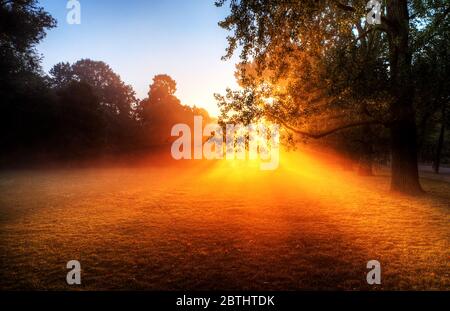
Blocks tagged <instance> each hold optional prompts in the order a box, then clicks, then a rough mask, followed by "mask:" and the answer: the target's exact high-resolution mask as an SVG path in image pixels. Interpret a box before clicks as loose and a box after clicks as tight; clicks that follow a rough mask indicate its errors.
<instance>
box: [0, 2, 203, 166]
mask: <svg viewBox="0 0 450 311" xmlns="http://www.w3.org/2000/svg"><path fill="white" fill-rule="evenodd" d="M55 24H56V23H55V20H54V19H53V18H52V17H51V16H50V15H49V14H48V13H46V12H45V11H43V10H42V9H41V8H39V6H38V5H37V2H36V1H20V2H19V1H12V2H6V3H3V2H2V3H1V5H0V48H1V50H0V98H1V106H0V109H1V111H0V118H1V120H0V124H1V131H0V133H1V139H0V149H1V150H2V155H1V158H2V160H13V161H18V160H19V159H24V160H27V159H36V158H45V159H55V158H59V159H72V158H85V157H90V156H95V155H98V154H112V153H123V152H130V151H134V150H140V149H145V148H148V147H151V146H155V145H161V144H166V143H168V142H169V140H170V129H171V127H172V125H173V124H175V123H179V122H182V123H188V124H189V123H191V122H192V121H193V116H194V115H199V114H200V115H203V116H204V117H205V118H209V116H208V113H207V112H206V111H205V110H204V109H200V108H195V107H194V108H192V107H189V106H184V105H182V104H181V103H180V101H179V100H178V99H177V98H176V96H175V95H174V94H175V91H176V82H175V81H174V80H173V79H172V78H171V77H169V76H167V75H157V76H155V77H154V78H153V82H151V85H150V88H149V92H148V97H147V98H145V99H143V100H139V99H137V98H136V96H135V92H134V90H133V88H132V87H131V86H130V85H127V84H125V83H124V82H123V81H122V80H121V78H120V76H119V75H117V74H116V73H115V72H114V71H113V70H112V69H111V68H110V67H109V66H108V65H107V64H106V63H104V62H101V61H93V60H90V59H82V60H80V61H77V62H75V63H74V64H69V63H59V64H56V65H55V66H54V67H53V68H52V69H51V71H50V73H49V75H47V74H45V73H43V72H42V70H41V67H40V56H39V55H38V54H37V52H36V50H35V46H36V44H37V43H38V42H39V41H40V40H41V39H42V38H43V37H44V36H45V31H46V29H49V28H52V27H55ZM149 80H150V79H149ZM149 82H150V81H149Z"/></svg>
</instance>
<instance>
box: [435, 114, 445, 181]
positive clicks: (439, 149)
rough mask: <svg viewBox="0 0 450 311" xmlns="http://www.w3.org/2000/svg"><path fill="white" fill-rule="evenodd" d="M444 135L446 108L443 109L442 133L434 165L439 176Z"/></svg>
mask: <svg viewBox="0 0 450 311" xmlns="http://www.w3.org/2000/svg"><path fill="white" fill-rule="evenodd" d="M444 134H445V107H444V108H442V121H441V131H440V133H439V138H438V144H437V148H436V157H435V159H434V163H433V169H434V172H435V173H436V174H439V168H440V166H441V154H442V147H443V146H444Z"/></svg>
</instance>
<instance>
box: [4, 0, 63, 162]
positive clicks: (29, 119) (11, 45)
mask: <svg viewBox="0 0 450 311" xmlns="http://www.w3.org/2000/svg"><path fill="white" fill-rule="evenodd" d="M55 25H56V21H55V20H54V19H53V18H52V17H51V16H50V15H49V14H48V13H47V12H45V11H44V10H43V8H42V7H40V6H39V5H38V2H37V1H35V0H21V1H4V0H0V133H1V134H0V149H2V150H4V152H5V153H6V151H14V150H17V149H21V150H23V151H24V152H26V149H27V148H30V147H31V146H32V145H33V144H39V143H45V140H43V139H42V136H43V135H47V134H48V132H49V127H48V124H49V122H48V121H49V118H51V113H52V107H51V103H49V100H50V98H49V91H48V85H47V83H46V81H45V79H44V78H43V77H42V73H41V67H40V64H39V61H40V57H39V55H38V53H37V52H36V45H37V44H38V43H39V42H40V41H41V40H42V39H43V38H44V37H45V34H46V32H45V31H46V30H47V29H50V28H52V27H55ZM38 107H40V108H41V109H38ZM31 129H32V130H31Z"/></svg>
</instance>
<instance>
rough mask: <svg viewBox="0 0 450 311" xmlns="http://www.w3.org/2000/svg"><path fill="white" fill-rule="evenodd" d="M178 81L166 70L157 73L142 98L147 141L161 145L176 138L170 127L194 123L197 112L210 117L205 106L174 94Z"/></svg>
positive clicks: (142, 114)
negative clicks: (183, 100)
mask: <svg viewBox="0 0 450 311" xmlns="http://www.w3.org/2000/svg"><path fill="white" fill-rule="evenodd" d="M176 89H177V87H176V82H175V80H173V79H172V78H171V77H170V76H168V75H165V74H160V75H156V76H155V77H154V78H153V83H152V84H151V85H150V89H149V92H148V98H146V99H144V100H142V101H141V104H140V108H139V109H140V119H141V122H142V125H143V129H144V133H145V135H144V139H145V143H144V144H146V145H162V144H167V143H169V142H170V141H172V140H173V138H172V137H171V129H172V127H173V126H174V125H175V124H177V123H184V124H188V125H190V126H193V121H194V116H195V115H199V116H203V117H204V122H209V121H210V118H209V115H208V113H207V112H206V110H204V109H201V108H197V107H193V108H191V107H189V106H185V105H182V104H181V102H180V100H179V99H178V98H177V97H176V96H175V92H176Z"/></svg>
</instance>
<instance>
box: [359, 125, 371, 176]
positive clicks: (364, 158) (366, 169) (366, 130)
mask: <svg viewBox="0 0 450 311" xmlns="http://www.w3.org/2000/svg"><path fill="white" fill-rule="evenodd" d="M372 135H373V134H372V130H371V128H370V125H365V126H364V127H363V128H362V136H363V137H362V139H361V142H362V150H361V154H360V157H359V164H358V175H360V176H373V169H372V166H373V146H372Z"/></svg>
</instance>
